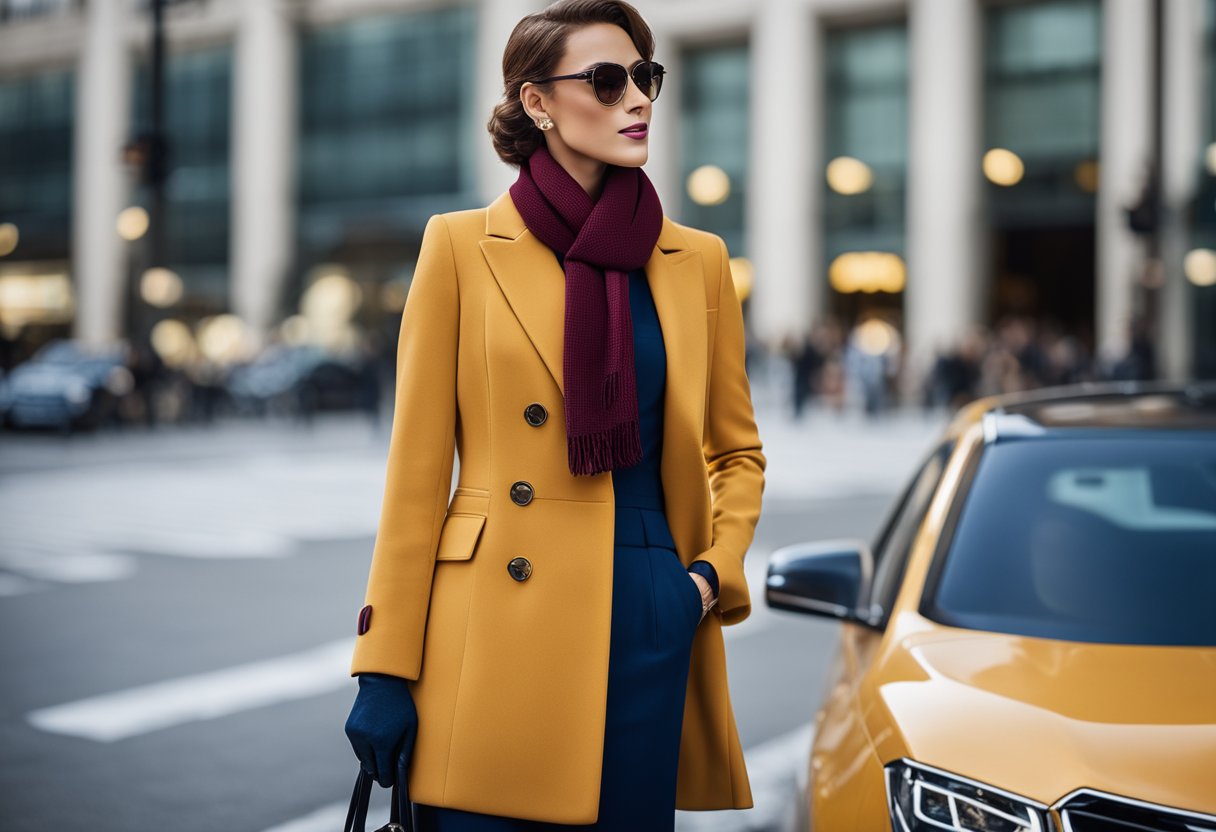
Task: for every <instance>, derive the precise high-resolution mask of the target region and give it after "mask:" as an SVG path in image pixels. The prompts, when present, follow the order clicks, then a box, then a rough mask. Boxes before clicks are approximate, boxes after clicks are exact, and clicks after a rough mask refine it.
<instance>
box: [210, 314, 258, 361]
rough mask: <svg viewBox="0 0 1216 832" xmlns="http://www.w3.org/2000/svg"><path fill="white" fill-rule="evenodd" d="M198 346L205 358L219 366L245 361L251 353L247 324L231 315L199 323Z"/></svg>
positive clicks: (212, 317)
mask: <svg viewBox="0 0 1216 832" xmlns="http://www.w3.org/2000/svg"><path fill="white" fill-rule="evenodd" d="M198 346H199V350H200V351H201V352H202V354H203V355H204V356H206V357H207V358H209V359H210V360H212V361H214V362H216V363H217V364H230V363H232V362H234V361H243V360H245V359H246V358H248V357H249V355H250V352H251V350H250V348H249V338H248V333H247V331H246V328H245V322H244V321H242V320H241V319H240V318H239V317H237V316H236V315H233V314H230V313H225V314H222V315H212V316H210V317H207V318H204V319H203V320H201V321H200V322H199V325H198Z"/></svg>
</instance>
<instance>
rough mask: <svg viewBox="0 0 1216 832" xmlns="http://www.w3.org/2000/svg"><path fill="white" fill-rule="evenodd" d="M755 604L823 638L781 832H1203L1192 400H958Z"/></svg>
mask: <svg viewBox="0 0 1216 832" xmlns="http://www.w3.org/2000/svg"><path fill="white" fill-rule="evenodd" d="M766 602H767V604H768V605H769V606H771V607H774V608H776V609H781V610H788V611H795V612H804V613H811V614H814V615H823V616H829V617H834V618H837V619H840V620H841V621H843V622H844V624H843V626H842V631H841V637H840V645H839V646H840V650H839V658H838V661H837V666H836V668H835V670H834V672H833V674H832V677H831V680H830V682H829V686H828V694H827V696H826V699H825V703H824V705H823V707H822V708H821V710H820V712H819V714H818V716H817V720H816V731H815V739H814V744H813V747H812V749H811V755H810V759H809V761H808V766H807V768H806V769H805V772H804V774H803V775H802V777H801V781H800V782H801V786H802V788H801V791H802V796H801V798H800V806H799V813H800V817H801V821H802V823H801V825H802V826H803V827H804V828H808V827H809V828H812V829H814V830H816V832H835V830H842V831H843V830H848V832H853V830H881V829H888V830H890V829H893V830H896V832H921V830H942V829H945V830H960V832H962V830H1007V831H1008V832H1016V831H1018V830H1030V831H1031V832H1045V831H1046V830H1065V832H1090V831H1091V830H1133V829H1136V830H1179V832H1181V830H1191V831H1192V832H1200V831H1201V830H1207V831H1208V832H1210V831H1211V830H1216V384H1212V383H1204V384H1193V385H1189V386H1175V387H1171V386H1164V385H1117V386H1116V385H1093V386H1086V387H1084V388H1057V389H1054V390H1041V391H1038V392H1037V393H1033V394H1016V395H1007V396H1002V397H990V398H986V399H981V400H979V401H977V402H974V403H972V404H971V405H969V406H967V407H965V408H964V409H963V410H961V411H959V412H958V413H957V414H956V416H955V418H954V420H953V421H952V423H951V424H950V426H949V427H948V429H947V430H946V431H945V433H944V435H943V436H942V438H941V441H940V444H938V445H937V447H936V448H935V449H934V450H933V451H932V452H931V453H930V454H929V455H928V458H927V459H926V460H925V462H924V464H923V466H922V467H921V468H920V470H919V471H918V472H917V473H916V475H915V476H914V477H913V478H912V480H911V482H910V484H909V485H908V487H907V490H906V491H905V492H904V494H903V495H902V496H901V497H900V498H899V500H898V501H897V502H896V504H895V505H894V507H893V510H892V512H891V514H890V516H889V518H888V519H887V520H886V521H885V523H884V524H883V526H882V529H881V531H880V533H879V534H878V536H877V538H876V540H875V541H874V543H873V545H872V546H870V545H867V544H866V543H865V542H861V541H850V540H843V541H827V542H822V543H818V544H798V545H794V546H788V547H785V548H783V549H781V550H779V551H777V552H775V553H774V554H773V557H772V560H771V561H770V565H769V568H768V576H767V586H766Z"/></svg>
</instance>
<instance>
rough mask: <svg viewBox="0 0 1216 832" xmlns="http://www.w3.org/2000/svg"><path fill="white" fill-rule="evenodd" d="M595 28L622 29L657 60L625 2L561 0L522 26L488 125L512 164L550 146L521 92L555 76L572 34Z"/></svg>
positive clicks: (646, 30)
mask: <svg viewBox="0 0 1216 832" xmlns="http://www.w3.org/2000/svg"><path fill="white" fill-rule="evenodd" d="M591 23H612V24H615V25H617V26H620V27H621V28H622V29H624V30H625V32H626V34H628V35H629V39H630V40H632V41H633V45H634V46H636V47H637V50H638V54H640V55H641V56H642V59H643V60H646V61H649V60H651V59H652V58H653V57H654V34H653V33H652V32H651V31H650V27H649V26H648V25H647V24H646V21H645V20H643V19H642V15H641V14H640V13H639V12H638V10H637V9H635V8H634V7H633V6H631V5H629V4H628V3H626V2H625V0H558V2H556V3H554V4H553V5H551V6H548V7H547V8H545V9H542V10H541V11H539V12H536V13H535V14H530V15H528V16H527V17H525V18H524V19H523V20H521V21H519V23H517V24H515V29H514V30H512V32H511V37H510V38H508V39H507V47H506V49H505V50H503V54H502V80H503V96H502V101H500V102H499V103H498V104H496V105H495V106H494V110H493V112H492V113H491V114H490V121H489V122H488V123H487V124H486V128H487V129H488V130H489V131H490V136H491V137H492V139H493V142H494V150H495V151H496V152H497V153H498V156H499V158H501V159H502V160H503V161H504V162H506V163H507V164H509V165H516V166H519V165H521V164H523V161H524V160H525V159H527V158H528V157H529V156H531V155H532V151H534V150H535V149H536V148H537V147H539V146H540V144H541V143H542V142H543V141H544V138H543V135H544V134H543V133H541V131H540V128H539V127H537V126H536V124H535V123H534V122H533V121H532V118H531V117H530V116H529V115H528V113H527V111H525V110H524V106H523V104H522V103H521V102H520V100H519V90H520V88H521V87H523V85H524V82H525V81H530V80H532V79H535V78H546V77H548V76H550V75H552V74H553V69H554V67H556V66H557V64H558V62H559V61H561V59H562V56H563V55H564V54H565V52H566V38H567V36H568V35H569V34H570V32H571V31H573V30H574V29H576V28H578V27H580V26H586V25H588V24H591ZM545 86H551V85H545ZM546 91H548V90H546Z"/></svg>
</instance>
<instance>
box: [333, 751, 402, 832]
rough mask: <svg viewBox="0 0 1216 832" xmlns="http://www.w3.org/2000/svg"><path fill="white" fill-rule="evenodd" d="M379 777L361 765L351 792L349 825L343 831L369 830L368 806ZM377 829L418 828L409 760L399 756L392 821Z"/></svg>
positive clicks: (386, 831) (384, 831)
mask: <svg viewBox="0 0 1216 832" xmlns="http://www.w3.org/2000/svg"><path fill="white" fill-rule="evenodd" d="M375 782H376V781H375V780H373V779H372V776H371V775H370V774H368V773H367V772H366V771H364V770H363V766H359V776H358V778H356V780H355V790H354V792H353V793H352V794H351V796H350V809H348V810H347V812H346V826H344V827H343V832H365V827H364V824H365V823H366V822H367V807H368V803H369V802H370V801H371V796H372V785H373V784H374V783H375ZM376 832H414V811H413V805H412V804H411V803H410V793H409V768H408V765H407V764H406V762H405V760H403V759H402V758H401V757H400V756H398V758H397V779H396V780H395V781H393V800H392V805H391V807H390V808H389V819H388V823H387V824H385V825H384V826H381V827H380V828H379V829H377V830H376Z"/></svg>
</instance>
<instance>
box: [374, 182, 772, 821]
mask: <svg viewBox="0 0 1216 832" xmlns="http://www.w3.org/2000/svg"><path fill="white" fill-rule="evenodd" d="M729 268H730V267H729V263H728V259H727V253H726V246H725V244H724V243H723V242H722V240H721V238H719V237H717V236H715V235H713V234H709V233H706V232H703V231H698V230H695V229H692V228H688V227H685V226H681V225H678V224H676V223H675V222H672V221H671V220H670V219H666V218H665V219H664V221H663V229H662V234H661V235H660V237H659V240H658V243H657V245H656V246H655V250H654V252H653V254H652V255H651V257H650V260H649V262H647V264H646V275H647V278H648V279H649V281H650V287H651V291H652V294H653V296H654V302H655V306H656V307H657V309H658V315H659V320H660V323H661V325H662V328H663V338H664V342H665V345H666V349H667V361H668V367H669V372H668V375H667V385H666V391H665V394H664V395H665V398H664V404H665V413H664V422H663V456H662V460H661V471H662V479H663V486H664V490H665V493H666V510H667V518H668V522H669V524H670V526H671V531H672V535H673V536H674V538H675V541H676V548H677V551H678V553H679V555H680V559H681V560H682V561H683V562H684V564H685V566H687V565H688V564H690V563H691V562H692V561H693V560H695V559H697V558H702V559H704V560H708V561H709V562H710V563H712V564H713V565H714V568H715V569H716V570H717V572H718V578H719V582H720V587H721V589H720V594H719V603H718V605H717V607H715V608H714V610H713V611H712V613H711V614H710V615H707V616H706V617H705V619H704V620H703V621H702V622H701V624H700V626H699V628H698V630H697V632H696V635H695V637H694V642H693V647H692V659H691V667H690V672H689V679H688V691H687V698H686V705H685V712H684V725H683V732H682V737H681V740H680V763H679V773H678V786H677V798H676V805H677V807H678V808H681V809H730V808H735V809H746V808H750V807H751V806H752V795H751V788H750V784H749V782H748V777H747V770H746V768H745V767H744V761H743V753H742V748H741V747H740V743H739V737H738V732H737V730H736V727H735V718H734V714H733V712H732V709H731V703H730V694H729V691H728V688H727V676H726V659H725V651H724V646H723V640H722V627H723V626H726V625H730V624H736V623H738V622H740V621H742V620H744V619H745V618H747V616H748V614H749V613H750V612H751V598H750V596H749V593H748V587H747V580H746V578H745V576H744V573H743V558H744V555H745V554H746V553H747V550H748V547H749V546H750V545H751V542H752V538H753V535H754V532H755V526H756V522H757V520H758V519H759V516H760V504H761V494H762V492H763V490H764V468H765V457H764V454H763V453H762V451H761V442H760V437H759V435H758V433H757V430H756V423H755V419H754V415H753V410H752V402H751V392H750V387H749V383H748V379H747V375H746V373H745V369H744V360H743V359H744V339H743V316H742V312H741V309H740V305H739V300H738V298H737V296H736V294H735V288H734V283H733V281H732V280H731V277H730V270H729ZM564 310H565V279H564V276H563V274H562V270H561V267H560V265H559V264H558V261H557V259H556V258H555V257H554V255H553V252H552V251H551V250H550V249H549V248H548V247H546V246H545V245H544V244H543V243H541V242H540V241H539V240H538V239H537V238H536V237H534V236H533V235H532V234H531V233H530V232H529V231H528V230H527V228H526V226H525V225H524V221H523V219H522V218H521V217H520V215H519V212H518V211H517V210H516V209H515V205H514V203H513V202H512V201H511V198H510V195H509V194H507V193H504V194H503V195H502V196H500V197H499V198H498V199H497V200H495V201H494V202H493V203H492V204H491V205H490V206H489V207H488V208H481V209H476V210H469V211H458V212H454V213H449V214H442V215H437V216H434V217H432V218H431V220H430V222H429V223H428V224H427V227H426V231H425V233H424V235H423V240H422V249H421V252H420V254H419V258H418V264H417V268H416V271H415V273H414V279H413V284H412V286H411V288H410V292H409V295H408V299H407V301H406V304H405V310H404V314H403V318H402V321H401V340H400V343H399V348H398V353H397V388H396V410H395V414H394V418H393V428H392V437H391V441H390V445H389V456H388V465H387V474H386V481H385V490H384V503H383V508H382V511H381V515H380V521H379V528H378V531H377V534H376V541H375V547H374V551H373V554H372V563H371V571H370V576H369V580H368V586H367V593H366V598H365V605H368V606H370V607H371V608H372V609H371V613H370V619H368V620H367V621H366V627H367V629H366V632H364V633H363V634H361V635H359V636H358V637H357V638H356V642H355V650H354V658H353V661H352V663H351V674H352V675H356V674H359V673H363V672H369V671H370V672H379V673H390V674H393V675H396V676H402V677H405V678H406V679H410V680H412V681H411V683H410V688H411V691H412V693H413V697H414V701H415V703H416V705H417V707H418V717H419V731H418V736H417V744H416V746H415V750H414V757H413V761H412V765H411V768H410V776H409V787H410V796H411V797H412V799H414V800H415V801H417V802H419V803H427V804H432V805H436V806H447V807H451V808H458V809H465V810H469V811H475V812H484V813H490V814H496V815H508V816H513V817H520V818H529V819H535V820H543V821H550V822H559V823H592V822H594V821H595V819H596V816H597V813H598V804H599V789H600V767H601V763H602V755H603V746H604V722H605V705H606V701H607V688H608V652H609V636H610V623H611V611H612V569H613V534H614V516H615V512H614V503H613V500H614V495H613V485H612V477H611V474H609V473H607V472H605V473H601V474H597V475H595V476H591V477H586V476H579V477H575V476H574V475H572V474H571V473H570V470H569V468H568V467H567V462H566V458H567V457H566V426H565V419H564V416H563V407H562V401H563V400H562V337H563V331H564ZM533 402H539V403H540V404H542V405H543V406H544V407H545V408H546V409H547V411H548V414H549V415H548V418H547V420H545V421H544V423H543V424H541V425H539V426H533V425H532V424H530V423H529V421H527V420H526V419H525V417H524V411H525V408H527V407H528V406H529V405H530V404H532V403H533ZM454 451H455V452H457V453H459V456H460V465H459V477H458V481H457V485H456V489H455V491H454V492H452V490H451V482H452V471H453V452H454ZM520 480H523V481H526V482H528V483H530V484H531V485H532V488H533V493H534V497H533V499H532V500H531V502H529V503H528V504H527V505H518V504H516V503H515V502H513V501H512V499H511V486H512V484H513V483H515V482H517V481H520ZM449 498H450V502H449ZM516 557H526V558H527V559H528V560H529V561H530V562H531V564H532V573H531V575H530V576H529V577H527V578H526V579H525V580H523V581H518V580H516V579H515V578H513V577H512V575H511V574H510V573H509V572H508V570H507V564H508V562H509V561H511V560H512V559H513V558H516ZM360 629H362V627H360Z"/></svg>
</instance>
